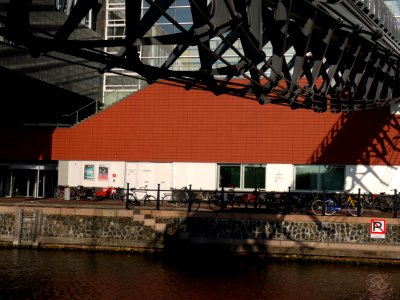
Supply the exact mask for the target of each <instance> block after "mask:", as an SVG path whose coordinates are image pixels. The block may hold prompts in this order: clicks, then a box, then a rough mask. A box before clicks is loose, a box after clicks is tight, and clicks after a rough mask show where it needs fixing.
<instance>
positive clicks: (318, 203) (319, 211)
mask: <svg viewBox="0 0 400 300" xmlns="http://www.w3.org/2000/svg"><path fill="white" fill-rule="evenodd" d="M315 198H316V200H314V201H313V202H312V203H311V211H312V212H313V213H314V214H315V215H317V216H321V215H326V216H333V215H334V214H335V213H336V212H337V211H341V210H342V208H341V206H340V205H338V204H337V203H336V201H335V200H333V199H332V198H330V197H329V198H327V199H323V200H321V199H318V196H317V197H315Z"/></svg>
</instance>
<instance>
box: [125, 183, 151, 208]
mask: <svg viewBox="0 0 400 300" xmlns="http://www.w3.org/2000/svg"><path fill="white" fill-rule="evenodd" d="M130 190H131V191H132V193H131V194H129V199H131V200H133V201H139V202H141V203H143V205H148V204H150V203H151V202H152V201H153V202H155V201H157V198H156V197H154V196H153V195H150V194H148V193H147V185H145V186H144V187H140V188H139V189H136V188H131V189H130ZM136 191H138V192H140V193H144V195H143V197H142V198H141V199H139V198H138V197H137V195H136Z"/></svg>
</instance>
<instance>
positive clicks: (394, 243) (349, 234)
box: [0, 205, 400, 264]
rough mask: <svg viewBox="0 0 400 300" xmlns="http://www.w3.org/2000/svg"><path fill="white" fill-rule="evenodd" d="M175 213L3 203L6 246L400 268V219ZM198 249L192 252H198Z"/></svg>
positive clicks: (0, 215) (1, 238) (1, 236)
mask: <svg viewBox="0 0 400 300" xmlns="http://www.w3.org/2000/svg"><path fill="white" fill-rule="evenodd" d="M380 220H383V221H384V222H385V224H386V234H385V235H384V236H383V237H382V235H381V237H379V238H375V237H373V236H371V232H370V227H371V218H366V217H346V216H309V215H271V214H255V213H229V212H224V213H222V212H210V211H198V212H191V213H189V212H186V211H175V210H169V211H167V210H165V211H163V210H154V209H135V210H125V209H121V208H101V209H99V208H96V207H44V206H37V205H18V206H11V205H10V206H7V205H2V206H0V244H1V245H2V246H5V247H7V246H9V247H33V248H58V249H88V250H100V251H104V250H106V251H108V250H110V251H135V252H136V251H138V252H143V251H159V250H166V249H179V248H181V249H182V248H184V249H189V247H190V246H194V247H195V248H197V249H203V248H204V249H206V248H207V249H217V248H218V249H221V250H223V251H229V252H234V253H239V254H258V255H267V256H284V257H293V258H306V259H319V260H327V259H329V260H332V259H333V260H352V261H371V262H372V261H377V262H388V263H394V264H397V263H398V264H400V231H399V219H395V218H386V219H380ZM195 248H192V249H195Z"/></svg>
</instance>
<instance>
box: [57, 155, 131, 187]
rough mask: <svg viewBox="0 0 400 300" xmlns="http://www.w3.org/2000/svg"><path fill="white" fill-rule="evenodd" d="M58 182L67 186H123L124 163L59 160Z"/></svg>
mask: <svg viewBox="0 0 400 300" xmlns="http://www.w3.org/2000/svg"><path fill="white" fill-rule="evenodd" d="M58 183H59V184H60V185H69V186H78V185H83V186H87V187H123V186H125V163H124V162H103V161H101V162H98V161H60V162H59V165H58Z"/></svg>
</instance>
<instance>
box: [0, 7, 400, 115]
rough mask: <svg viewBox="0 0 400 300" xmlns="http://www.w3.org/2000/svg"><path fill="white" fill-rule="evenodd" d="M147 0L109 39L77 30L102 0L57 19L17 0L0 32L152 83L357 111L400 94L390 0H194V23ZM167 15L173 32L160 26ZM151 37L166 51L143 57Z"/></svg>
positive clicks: (29, 46)
mask: <svg viewBox="0 0 400 300" xmlns="http://www.w3.org/2000/svg"><path fill="white" fill-rule="evenodd" d="M37 2H40V0H39V1H37ZM121 2H122V1H121ZM143 3H144V4H145V5H146V7H148V9H147V10H143V9H142V8H143V7H142V1H132V0H127V1H126V3H125V19H126V20H125V22H126V23H125V24H126V27H125V36H124V37H123V38H120V39H113V40H105V39H79V38H75V36H74V32H75V31H76V29H77V28H78V26H80V23H81V22H82V20H83V19H84V17H85V16H87V15H88V13H89V12H94V13H95V14H96V12H98V11H100V9H101V8H100V7H101V4H100V3H98V0H78V1H77V3H76V5H75V6H74V7H73V9H72V10H71V12H70V13H69V15H68V17H67V18H66V20H65V22H64V23H63V24H58V25H59V26H48V24H47V25H43V24H42V26H40V25H38V24H31V23H30V14H31V13H32V12H34V10H35V9H34V8H35V0H10V1H9V3H8V6H7V14H6V15H3V16H1V19H0V23H1V25H2V26H1V27H0V35H1V36H2V37H3V41H4V42H5V43H8V44H9V45H11V46H14V47H19V48H22V49H24V50H26V51H28V52H30V53H31V54H32V55H33V56H34V57H36V56H40V55H46V54H49V53H52V52H53V53H54V52H56V53H63V54H65V55H68V56H72V57H77V58H80V59H82V60H83V61H86V62H87V64H88V65H92V66H93V65H95V66H96V68H97V69H98V71H99V72H112V71H113V70H114V69H124V70H129V71H133V72H136V73H137V74H139V75H140V77H141V78H143V79H145V80H146V81H147V82H149V83H154V82H160V81H162V82H166V83H171V84H178V85H180V86H182V88H186V89H203V90H207V91H211V92H212V93H214V94H215V95H221V94H230V95H234V96H239V97H243V98H248V99H252V100H256V101H258V102H259V103H260V104H266V103H272V104H283V105H288V106H290V107H291V108H293V109H296V108H304V109H312V110H314V111H316V112H325V111H331V112H352V111H359V110H366V109H374V108H378V107H383V106H388V105H390V104H392V103H396V102H398V101H399V100H400V78H399V77H400V73H399V68H400V66H399V63H400V45H399V41H400V29H399V24H398V23H397V21H396V19H395V17H394V16H393V14H392V13H391V12H390V11H389V9H388V8H387V6H386V5H385V4H384V1H383V0H315V1H313V0H248V1H244V0H189V1H187V4H188V5H189V6H190V12H191V20H192V25H191V26H190V27H188V28H187V27H185V26H183V25H182V24H180V23H179V22H177V21H176V20H175V19H174V16H172V15H170V14H169V11H170V10H169V9H170V8H171V7H172V6H173V5H174V1H173V0H144V1H143ZM143 11H145V13H144V14H143V13H142V12H143ZM161 19H162V20H164V22H165V20H167V21H168V22H170V23H171V24H172V25H173V27H174V30H173V32H171V33H169V32H166V31H161V30H160V29H159V28H157V26H158V25H157V22H160V20H161ZM152 29H153V30H152ZM154 29H155V30H154ZM146 46H152V47H156V48H158V49H159V52H162V53H164V55H165V59H162V61H160V58H158V59H157V60H156V61H157V63H156V64H155V63H153V64H150V63H149V61H151V60H144V59H142V56H141V55H140V51H141V49H142V48H143V47H146ZM107 49H113V50H114V51H111V52H110V51H106V50H107ZM188 49H196V50H197V54H198V58H199V63H198V64H196V65H195V64H193V65H192V66H191V68H189V69H187V70H184V69H182V68H179V64H178V62H179V61H182V60H185V59H186V60H187V58H184V56H185V53H186V52H187V51H188ZM232 54H233V56H234V59H232Z"/></svg>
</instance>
